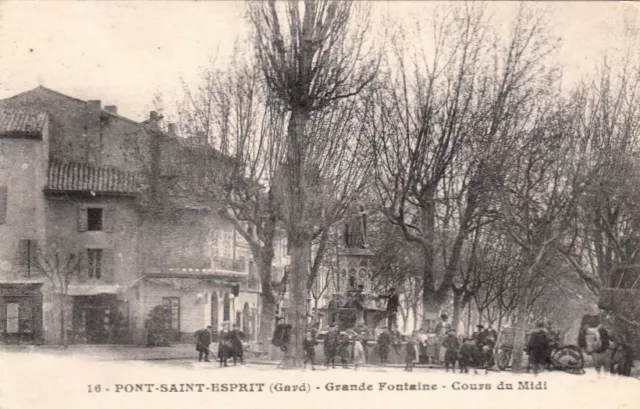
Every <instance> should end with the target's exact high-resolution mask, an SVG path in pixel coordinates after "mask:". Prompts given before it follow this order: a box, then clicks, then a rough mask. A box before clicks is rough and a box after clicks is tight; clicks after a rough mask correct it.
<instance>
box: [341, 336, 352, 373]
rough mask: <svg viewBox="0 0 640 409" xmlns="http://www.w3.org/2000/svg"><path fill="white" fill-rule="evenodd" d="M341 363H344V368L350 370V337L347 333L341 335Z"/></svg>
mask: <svg viewBox="0 0 640 409" xmlns="http://www.w3.org/2000/svg"><path fill="white" fill-rule="evenodd" d="M339 342H340V346H339V353H340V361H341V363H342V367H343V368H345V369H348V368H349V355H350V354H349V335H348V334H347V333H346V332H342V333H340V341H339Z"/></svg>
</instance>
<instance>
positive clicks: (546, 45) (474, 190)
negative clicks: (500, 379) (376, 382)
mask: <svg viewBox="0 0 640 409" xmlns="http://www.w3.org/2000/svg"><path fill="white" fill-rule="evenodd" d="M488 18H489V17H488V16H487V13H486V11H485V9H484V8H483V7H482V6H481V5H477V4H475V3H474V4H465V5H463V6H460V7H459V8H454V9H452V10H450V12H449V13H447V14H445V15H444V16H443V15H440V14H434V16H433V18H432V28H431V30H430V31H429V30H428V31H429V33H430V34H431V35H432V36H433V42H434V44H433V47H434V49H433V50H429V52H427V50H425V49H424V48H420V46H417V49H411V48H409V49H408V50H407V49H405V48H404V46H405V45H406V44H407V43H408V42H409V40H408V39H406V35H404V33H403V35H402V36H400V37H399V40H398V41H399V42H398V43H396V44H395V47H394V50H393V58H392V60H391V62H390V63H389V65H390V66H391V67H392V68H393V69H390V70H389V71H388V72H387V73H386V76H385V77H383V79H382V80H381V82H382V83H381V84H380V85H379V86H378V87H376V92H375V93H374V95H375V97H376V105H375V111H374V115H373V118H372V120H371V121H370V123H371V126H372V131H371V132H372V134H373V138H372V139H373V145H374V148H373V150H374V154H375V158H376V177H377V180H378V183H377V192H378V196H379V200H380V201H381V203H382V210H383V212H384V213H385V214H386V215H387V217H388V218H389V220H391V221H392V222H394V223H396V224H397V225H398V226H400V227H401V228H402V230H403V232H404V234H405V236H406V238H407V240H409V241H412V242H414V243H416V244H419V245H420V246H421V252H422V255H423V258H424V273H423V277H424V279H423V293H422V296H423V305H424V307H423V309H424V310H425V311H427V312H429V313H430V314H431V315H434V314H435V313H436V312H437V311H438V309H439V307H440V305H441V304H442V303H443V302H444V300H445V299H446V298H447V297H448V294H449V292H450V290H451V287H452V284H453V282H454V278H455V276H456V274H457V271H458V263H459V259H460V254H461V252H462V250H463V247H464V243H465V242H466V241H467V239H468V237H469V235H470V233H472V232H473V231H474V229H477V228H478V227H479V226H481V225H482V224H483V223H486V222H487V220H486V219H487V217H489V216H492V215H494V213H495V206H494V205H493V203H495V201H496V199H495V193H494V191H493V186H495V185H496V181H497V180H499V179H500V176H499V175H500V174H501V173H503V172H504V170H505V167H504V166H502V164H503V163H504V161H502V157H504V156H505V155H507V154H508V153H509V152H510V151H509V149H510V147H511V145H510V144H509V138H510V135H513V128H514V126H515V123H517V121H516V119H515V118H517V117H518V116H520V115H521V114H522V113H523V111H524V112H525V113H526V111H527V110H528V109H529V107H530V104H531V103H532V101H533V99H534V98H535V95H536V94H535V92H534V91H535V90H536V89H538V88H539V87H540V80H541V78H544V77H546V76H548V75H549V70H548V69H546V67H545V62H546V60H547V59H548V57H549V55H550V54H551V53H552V52H553V51H554V50H555V43H554V42H553V41H551V40H550V39H549V37H548V35H547V33H546V28H545V26H544V24H543V19H542V18H541V17H540V16H539V15H537V14H536V13H534V12H532V11H530V10H528V7H526V6H522V7H521V8H520V9H519V11H518V14H517V15H516V17H515V19H514V22H513V29H512V33H511V36H510V37H509V38H508V39H507V41H506V42H504V41H503V40H502V39H500V38H499V37H500V36H498V35H496V34H492V33H490V32H489V31H488V29H487V24H488ZM417 27H418V29H417V35H418V38H420V37H419V34H420V32H421V30H422V27H421V24H417ZM414 43H416V42H415V41H414ZM417 43H418V44H422V43H423V41H417ZM454 207H455V208H454ZM439 221H442V224H440V225H439ZM438 229H443V230H444V231H443V232H441V233H442V234H445V235H448V236H450V237H446V240H444V243H445V246H446V247H448V249H445V248H441V249H438V247H437V245H438V243H437V237H438V232H437V231H438ZM438 252H440V254H445V253H446V258H445V262H444V269H443V271H438V269H437V268H436V267H435V264H434V262H435V257H436V255H437V254H438Z"/></svg>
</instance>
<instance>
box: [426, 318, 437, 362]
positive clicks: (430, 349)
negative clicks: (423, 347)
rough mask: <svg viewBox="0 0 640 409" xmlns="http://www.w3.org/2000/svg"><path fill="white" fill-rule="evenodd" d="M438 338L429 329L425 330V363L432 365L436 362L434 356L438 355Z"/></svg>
mask: <svg viewBox="0 0 640 409" xmlns="http://www.w3.org/2000/svg"><path fill="white" fill-rule="evenodd" d="M437 348H438V338H437V336H436V333H435V332H434V331H433V330H432V329H431V327H429V329H427V363H428V364H433V363H435V361H436V356H437V355H438V353H437V350H438V349H437Z"/></svg>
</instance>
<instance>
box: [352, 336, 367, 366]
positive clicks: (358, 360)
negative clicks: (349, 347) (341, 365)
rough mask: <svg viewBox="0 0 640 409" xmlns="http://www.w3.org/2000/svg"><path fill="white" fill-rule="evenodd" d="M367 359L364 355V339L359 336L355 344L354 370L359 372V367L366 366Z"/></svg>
mask: <svg viewBox="0 0 640 409" xmlns="http://www.w3.org/2000/svg"><path fill="white" fill-rule="evenodd" d="M365 363H366V358H365V355H364V347H363V346H362V337H361V336H360V335H358V336H357V337H356V340H355V342H354V343H353V366H354V370H356V371H357V370H358V366H360V365H364V364H365Z"/></svg>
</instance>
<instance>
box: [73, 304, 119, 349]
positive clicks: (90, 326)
mask: <svg viewBox="0 0 640 409" xmlns="http://www.w3.org/2000/svg"><path fill="white" fill-rule="evenodd" d="M125 309H126V308H124V304H123V303H122V302H121V301H119V300H118V298H117V297H116V295H115V294H98V295H81V296H74V297H73V317H72V323H71V334H69V341H70V342H72V343H87V344H119V343H124V342H126V340H127V335H128V328H129V326H128V318H127V316H126V313H125V312H126V311H124V310H125Z"/></svg>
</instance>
